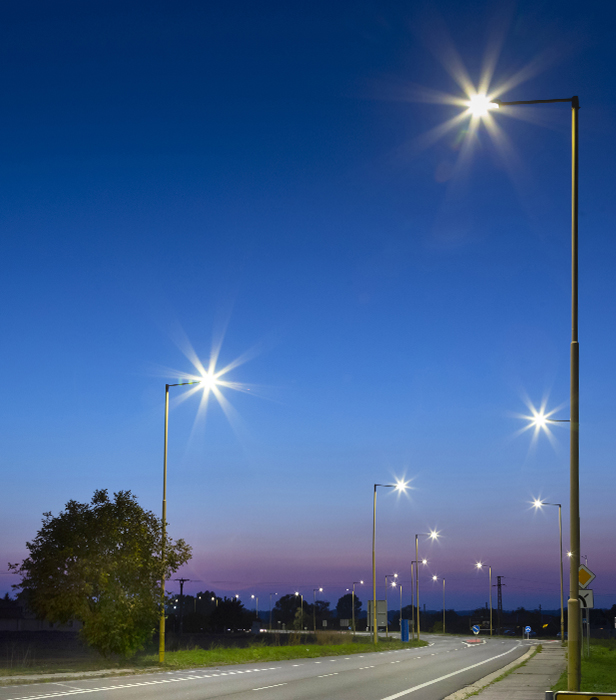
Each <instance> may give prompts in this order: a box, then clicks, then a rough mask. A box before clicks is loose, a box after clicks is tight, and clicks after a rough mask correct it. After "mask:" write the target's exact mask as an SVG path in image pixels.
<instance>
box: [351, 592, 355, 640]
mask: <svg viewBox="0 0 616 700" xmlns="http://www.w3.org/2000/svg"><path fill="white" fill-rule="evenodd" d="M351 619H352V620H353V622H352V623H351V629H352V630H353V636H355V584H353V592H352V593H351Z"/></svg>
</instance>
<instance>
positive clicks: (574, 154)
mask: <svg viewBox="0 0 616 700" xmlns="http://www.w3.org/2000/svg"><path fill="white" fill-rule="evenodd" d="M554 102H566V103H569V104H570V105H571V349H570V365H571V369H570V401H569V403H570V420H569V430H570V434H569V542H570V544H571V552H572V555H573V556H572V557H571V561H570V566H569V600H568V601H567V610H568V630H567V631H568V643H567V688H568V690H570V691H579V690H580V682H581V663H582V641H581V638H580V629H581V616H580V613H581V611H580V599H579V597H578V595H579V573H578V566H579V561H580V346H579V341H578V170H579V158H578V140H579V139H578V130H579V129H578V122H579V111H580V99H579V97H578V96H577V95H574V96H573V97H566V98H562V99H556V100H517V101H515V102H502V101H501V100H494V101H493V102H491V103H488V105H487V107H484V108H485V109H488V108H491V107H492V106H494V107H497V108H500V107H507V106H509V105H535V104H550V103H554Z"/></svg>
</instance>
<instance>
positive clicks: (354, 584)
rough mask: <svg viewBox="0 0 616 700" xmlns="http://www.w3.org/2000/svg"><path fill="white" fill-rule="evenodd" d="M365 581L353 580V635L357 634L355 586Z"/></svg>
mask: <svg viewBox="0 0 616 700" xmlns="http://www.w3.org/2000/svg"><path fill="white" fill-rule="evenodd" d="M363 583H364V582H363V581H353V592H352V594H351V617H352V620H353V623H352V625H351V627H352V629H353V635H355V586H356V585H357V584H359V585H360V586H361V585H363Z"/></svg>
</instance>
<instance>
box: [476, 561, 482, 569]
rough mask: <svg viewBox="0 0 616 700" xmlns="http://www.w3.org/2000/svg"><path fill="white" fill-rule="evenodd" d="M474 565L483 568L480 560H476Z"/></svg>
mask: <svg viewBox="0 0 616 700" xmlns="http://www.w3.org/2000/svg"><path fill="white" fill-rule="evenodd" d="M475 566H476V567H477V568H478V569H483V564H482V563H481V562H480V561H478V562H477V563H476V564H475Z"/></svg>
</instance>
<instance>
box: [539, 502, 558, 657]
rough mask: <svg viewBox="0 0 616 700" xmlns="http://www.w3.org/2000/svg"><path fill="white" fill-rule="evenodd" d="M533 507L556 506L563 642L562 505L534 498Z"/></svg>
mask: <svg viewBox="0 0 616 700" xmlns="http://www.w3.org/2000/svg"><path fill="white" fill-rule="evenodd" d="M533 505H534V507H535V508H541V507H542V506H556V507H557V508H558V534H559V540H560V642H561V644H563V645H564V643H565V609H564V597H565V595H564V591H563V520H562V506H561V504H560V503H546V502H545V501H540V500H535V502H534V503H533Z"/></svg>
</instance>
